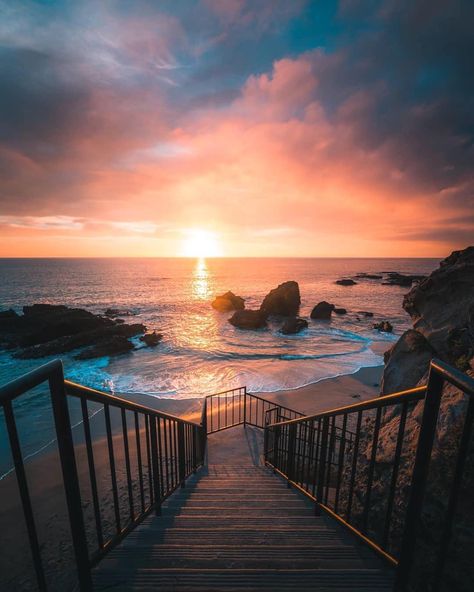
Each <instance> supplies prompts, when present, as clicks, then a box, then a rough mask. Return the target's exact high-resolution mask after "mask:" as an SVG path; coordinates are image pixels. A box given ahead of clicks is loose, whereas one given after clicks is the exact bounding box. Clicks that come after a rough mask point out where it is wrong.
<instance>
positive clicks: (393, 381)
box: [381, 329, 434, 395]
mask: <svg viewBox="0 0 474 592" xmlns="http://www.w3.org/2000/svg"><path fill="white" fill-rule="evenodd" d="M433 353H434V351H433V348H432V347H431V345H430V344H429V343H428V341H427V340H426V339H425V338H424V337H423V335H422V334H421V333H419V332H418V331H415V330H414V329H409V330H408V331H405V333H404V334H403V335H402V336H401V337H400V339H399V340H398V341H397V343H396V344H395V345H394V346H393V347H392V348H391V349H390V350H388V351H387V352H385V355H384V362H385V369H384V373H383V378H382V387H381V392H382V395H389V394H391V393H396V392H398V391H403V390H406V389H409V388H412V387H413V386H415V385H416V384H418V382H419V381H420V380H421V379H422V378H423V376H424V375H425V374H426V371H427V370H428V366H429V364H430V361H431V358H432V357H433Z"/></svg>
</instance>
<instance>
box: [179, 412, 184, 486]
mask: <svg viewBox="0 0 474 592" xmlns="http://www.w3.org/2000/svg"><path fill="white" fill-rule="evenodd" d="M185 446H186V443H185V439H184V424H183V423H182V422H179V423H178V469H179V480H180V482H181V487H186V450H185Z"/></svg>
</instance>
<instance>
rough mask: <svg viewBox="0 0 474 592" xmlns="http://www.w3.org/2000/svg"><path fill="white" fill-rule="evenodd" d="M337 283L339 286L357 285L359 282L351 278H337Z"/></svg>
mask: <svg viewBox="0 0 474 592" xmlns="http://www.w3.org/2000/svg"><path fill="white" fill-rule="evenodd" d="M335 283H336V284H338V285H339V286H355V285H356V284H357V282H355V281H354V280H351V279H342V280H336V282H335Z"/></svg>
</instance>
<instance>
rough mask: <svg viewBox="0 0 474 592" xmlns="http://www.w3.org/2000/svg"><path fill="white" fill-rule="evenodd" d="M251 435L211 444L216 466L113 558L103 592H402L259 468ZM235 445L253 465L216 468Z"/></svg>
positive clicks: (365, 554)
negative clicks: (248, 445) (394, 591)
mask: <svg viewBox="0 0 474 592" xmlns="http://www.w3.org/2000/svg"><path fill="white" fill-rule="evenodd" d="M251 429H252V428H247V431H248V430H251ZM238 431H240V432H241V434H236V432H238ZM245 431H246V430H244V428H242V427H237V428H233V429H232V430H229V431H226V432H221V433H218V434H213V435H212V436H210V437H209V462H210V464H208V465H207V466H206V467H205V468H203V469H201V470H200V471H199V472H198V473H197V474H196V475H194V476H192V477H191V478H189V479H188V480H187V481H186V487H185V488H183V489H179V490H178V491H177V492H175V493H174V494H173V495H172V496H171V497H169V498H168V499H167V501H166V502H165V503H164V504H163V506H162V510H161V516H153V517H148V518H147V519H146V520H145V521H144V522H143V523H142V524H141V525H140V526H138V527H137V528H136V529H135V530H134V531H133V532H132V533H131V534H129V536H128V537H127V538H126V539H125V540H124V541H123V542H122V543H121V545H120V546H118V547H116V548H115V549H114V550H113V551H111V552H110V553H109V554H108V555H107V557H106V558H105V559H104V560H103V561H102V562H101V563H100V564H99V565H98V567H97V568H96V570H95V571H94V574H93V577H94V590H96V591H99V590H103V591H105V590H120V591H124V592H126V591H132V590H133V591H138V590H160V591H161V590H163V591H168V590H169V591H171V590H173V591H174V592H178V591H181V590H183V591H184V590H206V591H207V590H209V591H210V590H220V591H231V590H274V591H279V590H296V589H299V590H318V591H325V590H337V591H339V592H344V591H346V590H347V591H349V590H350V591H356V590H357V591H360V592H362V591H369V590H370V591H372V590H390V589H391V588H392V585H393V582H392V572H391V570H388V569H386V568H385V567H384V565H383V564H382V563H381V561H380V560H379V559H377V558H376V557H375V555H374V554H373V553H372V552H371V551H370V550H369V549H367V548H366V547H365V546H363V545H361V543H359V542H358V541H356V539H355V538H354V537H353V536H352V535H351V534H350V533H348V532H347V530H345V529H343V528H342V527H341V526H340V525H338V524H337V523H336V522H335V521H334V520H331V519H330V518H328V517H325V516H318V517H316V516H315V515H314V504H313V503H311V501H310V500H308V499H307V498H306V497H304V496H303V495H301V494H300V493H299V492H297V491H296V490H295V489H293V488H291V489H290V488H288V487H287V485H286V482H285V481H283V480H282V479H281V478H279V477H278V476H276V475H274V474H273V472H272V471H271V470H269V469H267V468H266V467H264V466H262V465H255V464H251V462H252V452H253V451H252V450H249V451H247V455H245V451H242V447H243V446H245V442H246V439H245V436H244V432H245ZM232 432H233V433H232ZM236 436H237V437H236ZM232 442H238V444H236V447H237V448H239V449H238V450H235V454H234V455H233V456H234V458H235V457H238V458H239V459H241V460H243V461H244V462H245V464H227V463H226V464H212V460H213V456H214V458H215V459H216V460H218V461H221V460H223V459H222V455H223V453H222V450H225V451H226V454H229V453H230V452H231V451H232V446H231V444H232ZM219 450H220V451H219ZM213 451H215V454H213ZM219 457H220V458H219ZM257 462H258V461H257Z"/></svg>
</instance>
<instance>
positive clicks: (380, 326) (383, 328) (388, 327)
mask: <svg viewBox="0 0 474 592" xmlns="http://www.w3.org/2000/svg"><path fill="white" fill-rule="evenodd" d="M374 329H377V331H380V332H381V333H391V332H392V331H393V326H392V323H391V322H390V321H380V323H374Z"/></svg>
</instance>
